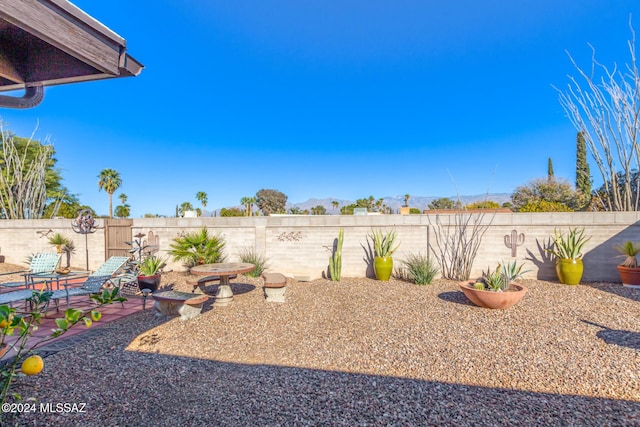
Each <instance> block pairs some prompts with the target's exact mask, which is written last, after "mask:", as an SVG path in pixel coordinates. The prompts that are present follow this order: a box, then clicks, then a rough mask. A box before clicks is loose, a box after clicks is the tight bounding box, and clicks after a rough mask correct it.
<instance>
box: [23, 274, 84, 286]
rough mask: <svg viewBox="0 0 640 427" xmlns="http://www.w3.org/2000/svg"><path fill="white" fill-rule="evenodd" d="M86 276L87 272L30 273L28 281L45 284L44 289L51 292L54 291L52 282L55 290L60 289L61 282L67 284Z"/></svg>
mask: <svg viewBox="0 0 640 427" xmlns="http://www.w3.org/2000/svg"><path fill="white" fill-rule="evenodd" d="M88 276H89V272H88V271H70V272H68V273H64V274H63V273H58V272H55V271H54V272H53V273H31V274H30V279H31V280H32V283H33V284H38V283H45V285H46V288H47V289H48V290H51V291H52V290H54V289H53V283H54V282H55V283H56V289H60V282H61V281H63V282H68V281H69V280H73V279H81V278H84V277H88Z"/></svg>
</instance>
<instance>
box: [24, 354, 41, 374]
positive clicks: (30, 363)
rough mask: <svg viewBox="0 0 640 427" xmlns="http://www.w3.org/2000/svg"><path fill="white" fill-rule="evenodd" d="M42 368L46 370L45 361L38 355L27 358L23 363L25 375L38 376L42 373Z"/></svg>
mask: <svg viewBox="0 0 640 427" xmlns="http://www.w3.org/2000/svg"><path fill="white" fill-rule="evenodd" d="M42 368H44V360H42V357H40V356H38V355H37V354H34V355H33V356H29V357H27V358H26V359H24V362H22V373H23V374H25V375H37V374H39V373H40V372H41V371H42Z"/></svg>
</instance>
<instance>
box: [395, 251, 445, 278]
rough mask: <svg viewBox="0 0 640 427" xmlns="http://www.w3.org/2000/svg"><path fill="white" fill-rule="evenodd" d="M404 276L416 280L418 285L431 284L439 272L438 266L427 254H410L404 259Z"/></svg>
mask: <svg viewBox="0 0 640 427" xmlns="http://www.w3.org/2000/svg"><path fill="white" fill-rule="evenodd" d="M402 265H403V273H401V275H402V276H404V277H403V278H406V279H409V280H411V281H413V282H415V283H416V284H417V285H429V284H431V282H432V281H433V279H434V278H435V277H436V275H437V274H438V271H439V269H438V266H437V265H436V264H435V263H434V262H433V261H432V260H431V259H430V258H429V257H427V256H426V255H423V254H410V255H409V256H408V257H407V259H405V260H404V261H402Z"/></svg>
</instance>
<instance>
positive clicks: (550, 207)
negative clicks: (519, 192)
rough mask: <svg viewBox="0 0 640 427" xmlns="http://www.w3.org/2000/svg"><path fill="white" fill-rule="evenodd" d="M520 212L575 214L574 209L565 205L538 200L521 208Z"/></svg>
mask: <svg viewBox="0 0 640 427" xmlns="http://www.w3.org/2000/svg"><path fill="white" fill-rule="evenodd" d="M520 212H573V209H571V208H570V207H568V206H567V205H565V204H564V203H560V202H547V201H546V200H538V201H534V202H529V203H527V204H526V205H524V206H523V207H521V208H520Z"/></svg>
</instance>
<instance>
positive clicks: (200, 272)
mask: <svg viewBox="0 0 640 427" xmlns="http://www.w3.org/2000/svg"><path fill="white" fill-rule="evenodd" d="M254 268H255V265H253V264H250V263H248V262H218V263H214V264H203V265H196V266H195V267H191V274H194V275H196V276H220V285H219V286H218V291H217V292H216V299H215V301H214V302H213V305H215V306H225V305H228V304H230V303H231V302H233V290H232V289H231V285H230V284H229V276H231V275H233V274H243V273H248V272H249V271H251V270H253V269H254Z"/></svg>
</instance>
